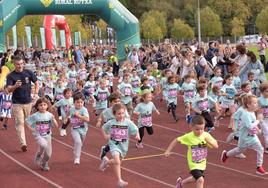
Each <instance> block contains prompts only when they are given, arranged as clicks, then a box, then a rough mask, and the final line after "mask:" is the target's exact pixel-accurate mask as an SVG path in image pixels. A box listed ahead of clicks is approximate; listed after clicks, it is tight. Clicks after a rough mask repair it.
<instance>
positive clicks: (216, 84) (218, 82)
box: [214, 81, 222, 88]
mask: <svg viewBox="0 0 268 188" xmlns="http://www.w3.org/2000/svg"><path fill="white" fill-rule="evenodd" d="M214 85H215V86H218V87H219V88H221V87H222V81H217V82H215V83H214Z"/></svg>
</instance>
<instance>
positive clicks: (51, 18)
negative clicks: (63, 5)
mask: <svg viewBox="0 0 268 188" xmlns="http://www.w3.org/2000/svg"><path fill="white" fill-rule="evenodd" d="M43 25H44V28H45V35H46V48H47V49H54V46H53V41H52V30H51V29H52V28H53V27H55V26H57V27H58V29H60V30H64V31H65V36H66V37H65V38H66V42H65V43H66V48H70V46H71V44H72V38H71V31H70V28H69V26H68V24H67V22H66V20H65V17H64V16H61V15H47V16H45V17H44V24H43Z"/></svg>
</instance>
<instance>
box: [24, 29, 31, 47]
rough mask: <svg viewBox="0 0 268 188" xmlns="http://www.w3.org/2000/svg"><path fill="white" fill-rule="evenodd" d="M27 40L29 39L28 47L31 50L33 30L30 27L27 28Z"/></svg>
mask: <svg viewBox="0 0 268 188" xmlns="http://www.w3.org/2000/svg"><path fill="white" fill-rule="evenodd" d="M25 32H26V38H27V47H28V48H30V47H32V46H33V44H32V30H31V27H30V26H25Z"/></svg>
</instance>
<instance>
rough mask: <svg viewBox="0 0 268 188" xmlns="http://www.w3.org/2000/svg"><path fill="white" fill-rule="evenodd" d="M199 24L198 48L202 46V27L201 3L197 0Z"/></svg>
mask: <svg viewBox="0 0 268 188" xmlns="http://www.w3.org/2000/svg"><path fill="white" fill-rule="evenodd" d="M197 24H198V46H199V47H200V45H201V26H200V3H199V0H197Z"/></svg>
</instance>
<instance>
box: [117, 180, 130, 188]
mask: <svg viewBox="0 0 268 188" xmlns="http://www.w3.org/2000/svg"><path fill="white" fill-rule="evenodd" d="M117 185H118V188H123V187H125V186H127V185H128V182H126V181H123V180H120V181H119V182H118V183H117Z"/></svg>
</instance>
